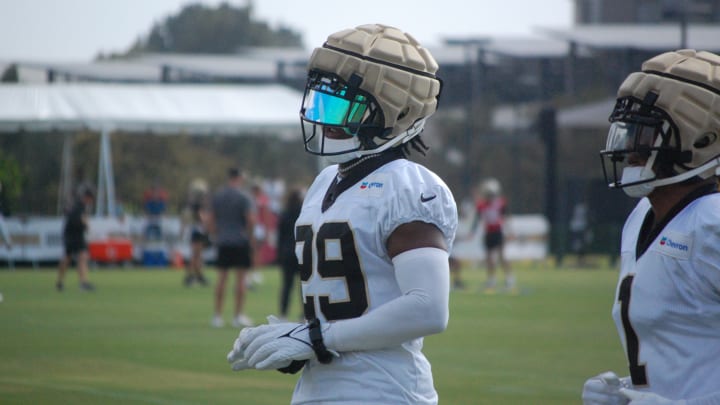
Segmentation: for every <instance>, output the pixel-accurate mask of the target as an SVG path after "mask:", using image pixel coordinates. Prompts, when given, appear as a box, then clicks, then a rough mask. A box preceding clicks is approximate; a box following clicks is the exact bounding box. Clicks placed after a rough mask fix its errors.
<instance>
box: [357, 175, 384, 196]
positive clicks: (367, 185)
mask: <svg viewBox="0 0 720 405" xmlns="http://www.w3.org/2000/svg"><path fill="white" fill-rule="evenodd" d="M386 183H387V182H386V176H385V175H384V174H375V175H372V176H369V177H367V178H366V179H365V180H363V181H361V182H360V184H359V185H358V186H357V190H358V192H359V194H360V195H362V196H366V197H380V196H382V194H383V191H384V189H385V187H386Z"/></svg>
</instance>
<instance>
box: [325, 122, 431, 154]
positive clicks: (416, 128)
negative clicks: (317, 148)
mask: <svg viewBox="0 0 720 405" xmlns="http://www.w3.org/2000/svg"><path fill="white" fill-rule="evenodd" d="M426 119H427V117H426V118H422V119H419V120H417V121H415V123H413V125H411V126H410V128H408V129H407V131H405V132H403V133H401V134H399V135H397V136H396V137H394V138H392V139H391V140H389V141H387V142H385V143H384V144H382V145H380V147H378V148H375V149H370V150H362V149H360V148H361V147H362V145H361V144H360V140H359V139H358V138H357V137H356V136H353V137H351V138H346V139H332V138H328V137H325V138H324V139H323V155H324V156H325V158H326V159H327V160H328V162H330V163H336V164H340V163H345V162H349V161H351V160H353V159H357V158H359V157H363V156H367V155H377V154H379V153H381V152H384V151H386V150H388V149H390V148H392V147H394V146H396V145H399V144H401V143H405V142H407V141H409V140H410V139H412V138H414V137H415V136H417V135H419V134H420V133H421V132H422V131H423V130H424V129H425V120H426ZM328 153H332V154H328Z"/></svg>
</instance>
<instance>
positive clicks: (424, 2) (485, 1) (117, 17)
mask: <svg viewBox="0 0 720 405" xmlns="http://www.w3.org/2000/svg"><path fill="white" fill-rule="evenodd" d="M225 2H227V3H231V4H235V5H245V4H246V1H245V0H234V1H225ZM191 3H203V4H207V5H213V6H214V5H217V4H219V3H221V1H216V0H195V1H193V0H0V60H6V61H8V60H11V61H12V60H41V61H78V62H83V61H90V60H92V59H93V57H94V56H95V55H97V54H98V53H99V52H103V53H108V52H124V51H125V50H127V49H128V48H129V47H130V46H131V45H132V43H133V42H135V40H136V39H137V38H139V37H141V36H145V35H147V34H148V33H149V31H150V28H151V27H152V25H153V24H154V23H155V22H158V21H161V20H163V19H164V18H165V17H167V16H169V15H173V14H177V13H178V12H179V11H180V10H181V9H182V7H183V6H184V5H186V4H191ZM573 3H574V1H573V0H492V1H491V0H356V1H343V0H255V1H254V10H255V11H254V17H255V19H256V20H261V21H265V22H268V23H269V24H270V25H271V26H272V27H278V26H279V25H284V26H286V27H288V28H291V29H293V30H295V31H297V32H300V33H301V34H302V36H303V40H304V42H305V45H306V48H308V49H312V48H313V47H315V46H318V45H320V44H322V42H323V41H324V40H325V38H326V37H327V35H328V34H330V33H332V32H335V31H338V30H341V29H344V28H348V27H354V26H357V25H361V24H366V23H383V24H387V25H394V26H396V27H398V28H400V29H402V30H404V31H406V32H408V33H410V34H412V35H413V36H414V37H416V38H417V39H418V40H419V41H420V42H421V43H422V44H423V45H425V46H433V45H437V44H439V43H441V42H442V40H443V39H445V38H448V37H470V36H518V35H532V34H537V32H538V30H537V29H538V28H549V27H552V28H567V27H570V26H571V25H572V18H573ZM340 7H342V9H340Z"/></svg>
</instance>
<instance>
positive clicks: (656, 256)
mask: <svg viewBox="0 0 720 405" xmlns="http://www.w3.org/2000/svg"><path fill="white" fill-rule="evenodd" d="M648 210H650V203H649V201H648V199H647V198H644V199H642V200H641V201H640V203H639V204H638V205H637V206H636V207H635V209H634V210H633V212H632V213H631V214H630V216H629V217H628V220H627V222H626V223H625V227H624V229H623V233H622V235H623V236H622V248H621V254H622V259H621V260H622V264H621V271H620V280H619V283H618V288H617V291H616V296H615V304H614V305H613V310H612V315H613V319H614V320H615V324H616V326H617V329H618V332H619V334H620V338H621V340H622V343H623V346H624V347H625V353H626V355H627V359H628V363H629V366H630V375H631V376H632V377H633V384H634V385H635V387H636V388H637V389H639V390H647V391H651V392H654V393H657V394H659V395H662V396H665V397H668V398H672V399H689V398H696V397H699V396H703V395H707V394H709V393H712V392H717V391H720V194H710V195H706V196H703V197H700V198H698V199H695V200H694V201H692V202H691V203H689V204H688V205H687V206H685V208H684V209H682V210H681V211H680V212H679V213H678V214H677V215H676V216H675V217H674V218H672V219H671V220H670V221H669V222H668V223H667V224H666V225H665V227H664V229H662V231H661V232H660V233H659V234H658V236H657V237H656V238H655V239H654V240H653V241H652V243H651V244H650V246H649V248H648V249H647V250H646V251H645V253H644V254H642V255H641V256H640V257H639V258H637V257H636V245H637V241H638V235H639V233H640V229H641V227H642V224H643V220H644V218H645V215H646V214H647V212H648Z"/></svg>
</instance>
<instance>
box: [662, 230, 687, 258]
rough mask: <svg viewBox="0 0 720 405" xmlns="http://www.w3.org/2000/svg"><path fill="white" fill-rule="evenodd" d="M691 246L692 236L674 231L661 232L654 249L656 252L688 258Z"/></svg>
mask: <svg viewBox="0 0 720 405" xmlns="http://www.w3.org/2000/svg"><path fill="white" fill-rule="evenodd" d="M691 248H692V240H691V238H690V236H688V235H685V234H682V233H678V232H673V231H665V232H663V233H661V234H660V237H659V238H657V240H656V241H655V243H654V245H653V250H655V251H656V252H658V253H661V254H664V255H668V256H672V257H675V258H678V259H688V258H689V257H690V250H691Z"/></svg>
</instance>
